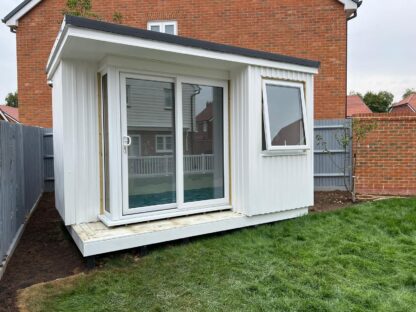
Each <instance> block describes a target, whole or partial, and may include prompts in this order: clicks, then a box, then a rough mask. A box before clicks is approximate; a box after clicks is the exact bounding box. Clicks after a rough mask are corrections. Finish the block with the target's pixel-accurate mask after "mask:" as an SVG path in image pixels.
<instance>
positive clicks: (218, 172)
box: [182, 84, 224, 202]
mask: <svg viewBox="0 0 416 312" xmlns="http://www.w3.org/2000/svg"><path fill="white" fill-rule="evenodd" d="M182 103H183V142H184V143H183V157H184V159H183V167H184V202H195V201H200V200H209V199H217V198H223V197H224V141H223V140H224V138H223V89H222V88H220V87H210V86H202V85H196V84H182Z"/></svg>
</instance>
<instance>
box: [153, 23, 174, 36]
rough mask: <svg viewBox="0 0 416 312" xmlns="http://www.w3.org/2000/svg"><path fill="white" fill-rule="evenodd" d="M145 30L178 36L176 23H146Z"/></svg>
mask: <svg viewBox="0 0 416 312" xmlns="http://www.w3.org/2000/svg"><path fill="white" fill-rule="evenodd" d="M147 29H148V30H151V31H157V32H162V33H165V34H170V35H177V34H178V23H177V22H176V21H151V22H148V23H147Z"/></svg>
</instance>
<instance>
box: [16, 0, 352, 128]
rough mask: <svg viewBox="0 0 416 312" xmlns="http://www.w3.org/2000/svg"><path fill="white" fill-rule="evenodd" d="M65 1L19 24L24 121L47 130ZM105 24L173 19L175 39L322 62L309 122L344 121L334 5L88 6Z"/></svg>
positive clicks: (342, 25) (295, 1)
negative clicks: (49, 69)
mask: <svg viewBox="0 0 416 312" xmlns="http://www.w3.org/2000/svg"><path fill="white" fill-rule="evenodd" d="M65 3H66V0H43V1H42V2H41V3H40V4H39V5H38V6H36V7H35V8H34V9H33V10H32V11H31V12H30V13H28V14H27V15H26V16H25V17H24V18H22V19H21V20H20V21H19V28H18V30H17V62H18V89H19V106H20V107H19V110H20V118H21V121H22V122H23V123H26V124H30V125H38V126H43V127H50V126H51V122H52V113H51V110H52V107H51V90H50V89H49V87H48V86H47V84H46V75H45V66H46V62H47V59H48V56H49V53H50V51H51V48H52V45H53V43H54V40H55V38H56V36H57V33H58V30H59V27H60V24H61V22H62V18H63V16H62V11H63V9H64V6H65ZM92 3H93V9H94V11H95V12H96V13H97V14H98V15H99V16H100V17H101V18H102V19H103V20H107V21H111V20H112V15H113V13H114V12H115V11H119V12H120V13H121V14H122V15H123V21H122V22H123V24H126V25H130V26H135V27H141V28H146V25H147V22H148V21H149V20H158V19H175V20H177V21H178V30H179V35H182V36H187V37H193V38H199V39H203V40H209V41H215V42H219V43H225V44H231V45H237V46H242V47H246V48H252V49H258V50H264V51H269V52H275V53H281V54H286V55H291V56H296V57H301V58H308V59H312V60H319V61H321V63H322V65H321V69H320V73H319V75H318V76H317V77H316V80H315V82H316V87H315V116H316V118H318V119H329V118H344V117H345V107H346V53H347V50H346V49H347V21H346V16H345V12H344V6H343V5H342V4H341V3H340V2H339V1H336V0H308V1H299V0H279V1H275V0H254V1H241V0H229V1H219V0H217V1H205V0H199V1H184V0H169V1H164V0H152V1H150V0H143V1H138V0H111V1H98V0H93V1H92Z"/></svg>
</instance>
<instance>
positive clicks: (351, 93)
mask: <svg viewBox="0 0 416 312" xmlns="http://www.w3.org/2000/svg"><path fill="white" fill-rule="evenodd" d="M348 95H358V96H359V97H360V98H363V95H362V94H361V93H360V92H356V91H354V90H353V91H350V93H349V94H348Z"/></svg>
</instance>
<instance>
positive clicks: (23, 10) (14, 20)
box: [6, 0, 42, 27]
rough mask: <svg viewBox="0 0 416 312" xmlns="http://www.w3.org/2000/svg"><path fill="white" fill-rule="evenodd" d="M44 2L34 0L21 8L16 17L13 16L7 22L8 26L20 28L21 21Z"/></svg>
mask: <svg viewBox="0 0 416 312" xmlns="http://www.w3.org/2000/svg"><path fill="white" fill-rule="evenodd" d="M41 1H42V0H32V1H30V2H29V3H28V4H27V5H26V6H24V7H23V8H21V9H20V10H19V11H18V12H16V14H15V15H13V16H11V17H10V18H9V19H8V20H7V21H6V25H7V26H9V27H17V26H19V19H20V18H22V17H23V16H24V15H26V14H27V13H29V12H30V11H31V10H32V9H33V8H34V7H35V6H37V5H38V4H39V3H40V2H41Z"/></svg>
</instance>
